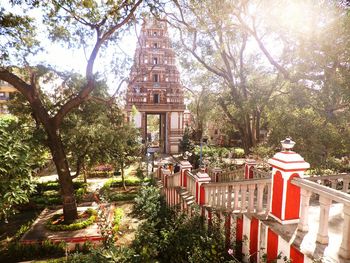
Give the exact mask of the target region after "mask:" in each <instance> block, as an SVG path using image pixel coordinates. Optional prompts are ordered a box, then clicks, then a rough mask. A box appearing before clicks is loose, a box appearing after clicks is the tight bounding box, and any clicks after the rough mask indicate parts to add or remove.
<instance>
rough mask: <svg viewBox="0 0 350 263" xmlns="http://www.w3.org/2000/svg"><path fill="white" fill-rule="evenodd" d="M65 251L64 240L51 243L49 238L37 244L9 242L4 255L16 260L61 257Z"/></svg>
mask: <svg viewBox="0 0 350 263" xmlns="http://www.w3.org/2000/svg"><path fill="white" fill-rule="evenodd" d="M65 251H66V244H65V243H64V242H61V243H52V242H51V241H49V240H47V241H43V242H42V243H39V244H22V243H19V242H13V243H10V244H9V247H8V251H7V253H6V255H5V257H6V258H8V259H10V260H11V261H16V262H18V261H27V260H34V259H40V258H47V257H50V258H53V257H62V256H64V255H65Z"/></svg>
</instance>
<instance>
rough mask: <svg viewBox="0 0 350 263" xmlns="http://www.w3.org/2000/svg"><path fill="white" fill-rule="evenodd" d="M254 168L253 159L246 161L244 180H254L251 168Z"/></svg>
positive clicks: (254, 162)
mask: <svg viewBox="0 0 350 263" xmlns="http://www.w3.org/2000/svg"><path fill="white" fill-rule="evenodd" d="M255 166H256V161H255V160H253V159H246V160H245V164H244V179H252V178H254V172H253V168H254V167H255Z"/></svg>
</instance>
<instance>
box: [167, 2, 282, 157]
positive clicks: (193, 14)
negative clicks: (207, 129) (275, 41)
mask: <svg viewBox="0 0 350 263" xmlns="http://www.w3.org/2000/svg"><path fill="white" fill-rule="evenodd" d="M176 5H177V7H178V13H177V14H175V13H171V14H168V20H169V23H170V24H172V25H173V26H174V27H175V28H177V29H178V30H179V36H180V41H181V44H182V46H183V48H184V49H185V50H186V51H187V52H189V53H190V54H191V55H192V57H193V58H194V59H195V60H196V61H197V62H199V63H200V64H201V65H202V66H203V67H204V68H205V69H206V70H207V71H208V72H209V73H210V74H213V75H214V76H215V77H216V78H218V84H219V85H220V86H221V91H220V92H218V94H219V98H218V103H219V105H220V107H221V109H222V111H223V112H224V113H225V115H226V117H227V119H229V120H230V123H231V124H232V125H234V127H235V128H236V129H237V130H238V131H239V133H240V135H241V138H242V144H243V147H244V149H245V151H246V153H249V151H250V148H251V147H252V146H254V145H255V144H256V143H257V142H258V141H259V134H260V123H261V118H262V116H263V111H264V109H265V107H266V105H267V103H268V101H269V99H270V98H271V96H272V95H273V94H274V93H275V92H277V91H278V90H280V89H282V88H283V82H282V81H281V78H280V74H279V73H278V72H277V71H276V70H274V69H273V68H271V66H270V67H264V65H263V61H262V59H261V56H259V55H260V52H259V50H257V49H256V48H255V49H254V47H252V45H251V43H252V40H253V39H252V36H250V35H249V33H248V32H247V29H246V27H245V26H244V25H243V24H242V23H241V22H240V16H241V15H245V13H247V12H248V11H247V10H244V9H243V8H241V7H240V5H243V1H242V3H241V2H240V1H237V2H232V1H224V0H223V1H186V0H184V1H177V2H176ZM266 75H268V77H266Z"/></svg>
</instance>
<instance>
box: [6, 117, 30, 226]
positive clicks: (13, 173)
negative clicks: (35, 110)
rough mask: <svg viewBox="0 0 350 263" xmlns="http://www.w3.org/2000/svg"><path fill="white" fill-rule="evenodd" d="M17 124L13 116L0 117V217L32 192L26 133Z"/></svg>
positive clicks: (26, 199)
mask: <svg viewBox="0 0 350 263" xmlns="http://www.w3.org/2000/svg"><path fill="white" fill-rule="evenodd" d="M17 124H18V122H17V119H15V118H3V117H0V138H1V140H0V219H5V220H7V217H8V216H9V215H11V214H13V213H15V209H14V206H15V205H19V204H23V203H27V202H28V200H29V199H28V197H29V195H30V194H31V193H33V192H34V184H33V182H32V177H31V169H30V166H31V163H30V160H31V158H30V155H31V150H30V148H29V144H28V136H29V134H28V133H27V132H26V131H25V130H24V129H23V127H22V129H21V127H18V125H17Z"/></svg>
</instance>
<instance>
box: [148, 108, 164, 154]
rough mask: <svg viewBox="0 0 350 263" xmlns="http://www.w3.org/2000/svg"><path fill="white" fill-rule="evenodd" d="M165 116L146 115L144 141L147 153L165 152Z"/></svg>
mask: <svg viewBox="0 0 350 263" xmlns="http://www.w3.org/2000/svg"><path fill="white" fill-rule="evenodd" d="M165 136H166V125H165V114H161V113H146V136H145V137H146V140H147V148H148V149H147V151H148V152H160V153H164V152H165V149H166V148H165V147H166V145H165V142H166V137H165Z"/></svg>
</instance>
